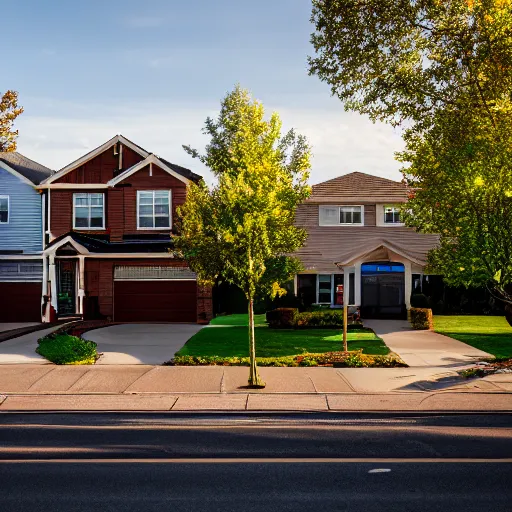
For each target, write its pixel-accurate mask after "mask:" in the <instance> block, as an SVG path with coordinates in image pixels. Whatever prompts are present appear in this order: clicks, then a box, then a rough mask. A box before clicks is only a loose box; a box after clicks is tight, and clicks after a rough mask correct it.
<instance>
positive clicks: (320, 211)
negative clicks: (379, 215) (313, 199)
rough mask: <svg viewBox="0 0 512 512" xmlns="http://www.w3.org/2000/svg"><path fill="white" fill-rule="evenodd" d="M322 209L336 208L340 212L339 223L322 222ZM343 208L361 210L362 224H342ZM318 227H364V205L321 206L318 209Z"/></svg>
mask: <svg viewBox="0 0 512 512" xmlns="http://www.w3.org/2000/svg"><path fill="white" fill-rule="evenodd" d="M322 208H336V209H337V210H338V216H337V218H338V222H336V223H335V224H325V223H324V222H322V220H321V219H322ZM342 208H361V222H340V217H341V209H342ZM318 225H319V226H326V227H329V226H331V227H332V226H364V205H362V204H343V205H328V204H324V205H320V206H319V208H318Z"/></svg>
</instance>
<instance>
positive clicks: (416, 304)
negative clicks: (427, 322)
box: [411, 293, 430, 308]
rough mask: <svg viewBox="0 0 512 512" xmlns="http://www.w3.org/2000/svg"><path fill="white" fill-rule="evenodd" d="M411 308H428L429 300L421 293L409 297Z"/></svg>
mask: <svg viewBox="0 0 512 512" xmlns="http://www.w3.org/2000/svg"><path fill="white" fill-rule="evenodd" d="M411 307H413V308H429V307H430V304H429V300H428V297H427V296H426V295H424V294H423V293H416V294H414V295H412V296H411Z"/></svg>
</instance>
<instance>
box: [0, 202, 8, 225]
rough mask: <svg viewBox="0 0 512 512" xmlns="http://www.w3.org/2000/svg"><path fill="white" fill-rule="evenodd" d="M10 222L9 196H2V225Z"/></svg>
mask: <svg viewBox="0 0 512 512" xmlns="http://www.w3.org/2000/svg"><path fill="white" fill-rule="evenodd" d="M8 222H9V196H0V224H7V223H8Z"/></svg>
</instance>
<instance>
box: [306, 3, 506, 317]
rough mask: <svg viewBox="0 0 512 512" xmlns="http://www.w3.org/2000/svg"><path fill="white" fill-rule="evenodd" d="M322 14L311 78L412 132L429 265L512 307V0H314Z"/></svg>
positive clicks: (406, 170) (414, 194)
mask: <svg viewBox="0 0 512 512" xmlns="http://www.w3.org/2000/svg"><path fill="white" fill-rule="evenodd" d="M312 21H313V23H314V24H315V32H314V33H313V35H312V43H313V46H314V48H315V50H316V55H315V56H314V57H312V58H310V59H309V65H310V73H312V74H316V75H317V76H318V77H319V78H320V79H321V80H322V81H325V82H326V83H328V84H329V85H330V87H331V92H332V93H333V94H334V95H336V96H338V97H339V98H340V99H341V100H342V101H343V102H344V103H345V107H346V108H347V109H351V110H356V111H358V112H361V113H363V114H367V115H369V117H370V118H371V119H372V120H374V121H376V120H380V121H384V122H388V123H390V124H392V125H394V126H400V127H402V128H403V135H404V140H405V143H406V147H405V150H404V151H403V152H402V153H400V154H399V155H398V159H399V160H400V161H401V162H403V163H404V167H403V169H402V173H403V175H404V182H405V183H406V184H407V185H409V187H410V190H411V199H410V201H409V203H408V205H407V208H408V209H410V210H409V211H408V212H406V215H405V217H406V221H407V223H408V224H409V225H410V226H414V227H416V228H418V229H420V230H421V231H424V232H431V233H439V235H440V244H439V248H437V249H435V250H433V251H432V252H431V253H430V255H429V268H430V270H431V271H432V272H437V273H440V274H442V275H443V276H444V277H445V280H446V281H447V282H448V283H451V284H464V285H466V286H469V285H481V284H486V285H488V286H489V287H490V288H491V289H492V291H493V293H494V294H495V295H496V296H498V297H499V298H501V299H502V300H504V301H505V302H508V303H509V304H512V296H511V293H510V287H511V286H512V268H511V261H512V258H511V256H512V236H511V226H512V224H511V220H512V218H511V206H512V202H511V199H512V198H511V196H512V160H511V148H512V136H511V129H510V128H511V121H512V95H511V91H512V1H511V0H450V1H442V0H314V1H313V13H312ZM510 312H511V313H512V310H511V311H510ZM511 318H512V315H511Z"/></svg>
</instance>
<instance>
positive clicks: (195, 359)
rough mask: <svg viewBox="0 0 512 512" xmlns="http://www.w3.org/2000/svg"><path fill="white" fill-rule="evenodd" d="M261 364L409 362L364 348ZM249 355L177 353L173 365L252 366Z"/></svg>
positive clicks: (261, 363)
mask: <svg viewBox="0 0 512 512" xmlns="http://www.w3.org/2000/svg"><path fill="white" fill-rule="evenodd" d="M256 360H257V362H258V365H259V366H334V367H345V368H395V367H406V366H407V365H406V364H405V363H404V362H403V361H402V360H401V359H400V358H399V357H398V356H397V355H395V354H390V355H387V356H372V355H367V354H363V353H362V352H361V351H354V352H325V353H322V354H312V353H304V354H299V355H295V356H286V357H257V358H256ZM249 362H250V361H249V358H248V357H219V356H177V357H175V358H174V359H171V360H170V361H168V362H167V363H166V365H170V366H249Z"/></svg>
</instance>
